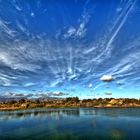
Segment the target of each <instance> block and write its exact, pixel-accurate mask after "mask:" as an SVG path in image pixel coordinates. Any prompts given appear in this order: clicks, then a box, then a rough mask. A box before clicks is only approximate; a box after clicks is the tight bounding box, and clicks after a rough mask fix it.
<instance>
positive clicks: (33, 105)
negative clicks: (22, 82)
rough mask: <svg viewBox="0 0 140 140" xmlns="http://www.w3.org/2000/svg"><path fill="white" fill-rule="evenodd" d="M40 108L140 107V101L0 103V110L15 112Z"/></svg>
mask: <svg viewBox="0 0 140 140" xmlns="http://www.w3.org/2000/svg"><path fill="white" fill-rule="evenodd" d="M40 107H46V108H55V107H140V99H128V98H119V99H114V98H104V99H102V98H99V99H83V100H80V99H79V98H78V97H69V98H66V99H60V98H56V99H53V98H52V99H30V100H29V99H20V100H10V101H1V102H0V110H15V109H28V108H40Z"/></svg>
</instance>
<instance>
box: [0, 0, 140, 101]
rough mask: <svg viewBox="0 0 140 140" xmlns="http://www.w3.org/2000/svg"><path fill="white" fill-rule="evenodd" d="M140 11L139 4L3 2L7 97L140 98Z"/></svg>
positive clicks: (0, 63)
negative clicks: (16, 95)
mask: <svg viewBox="0 0 140 140" xmlns="http://www.w3.org/2000/svg"><path fill="white" fill-rule="evenodd" d="M139 7H140V1H139V0H117V1H114V0H68V1H66V0H60V1H58V0H47V1H46V0H24V1H23V0H0V94H1V96H5V95H9V93H14V95H15V94H19V93H20V94H23V95H28V94H29V95H32V94H35V95H38V94H40V96H41V94H43V95H45V94H46V95H48V93H49V96H50V95H51V93H52V96H54V95H56V94H53V93H58V94H57V96H59V92H64V93H67V94H64V95H62V94H60V96H61V97H68V96H78V97H80V98H94V97H97V98H99V97H103V98H104V97H116V98H119V97H130V98H131V97H134V98H139V97H140V96H139V94H140V58H139V57H140V28H139V24H140V8H139ZM106 78H107V80H106ZM108 78H109V80H108ZM108 93H109V94H108ZM10 95H11V94H10ZM12 95H13V94H12Z"/></svg>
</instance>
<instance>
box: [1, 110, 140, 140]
mask: <svg viewBox="0 0 140 140" xmlns="http://www.w3.org/2000/svg"><path fill="white" fill-rule="evenodd" d="M139 131H140V109H139V108H123V109H122V108H108V109H107V108H97V109H94V108H80V109H32V110H23V111H7V112H4V111H0V140H22V139H23V140H139V139H140V133H139Z"/></svg>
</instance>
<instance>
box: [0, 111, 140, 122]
mask: <svg viewBox="0 0 140 140" xmlns="http://www.w3.org/2000/svg"><path fill="white" fill-rule="evenodd" d="M81 115H92V116H101V115H102V116H110V117H140V109H139V108H74V109H70V108H68V109H63V108H62V109H42V108H38V109H30V110H17V111H0V120H9V119H24V118H28V117H33V118H34V117H41V116H43V117H47V116H53V117H54V116H75V117H79V116H81Z"/></svg>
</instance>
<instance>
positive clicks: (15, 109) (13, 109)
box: [0, 106, 140, 111]
mask: <svg viewBox="0 0 140 140" xmlns="http://www.w3.org/2000/svg"><path fill="white" fill-rule="evenodd" d="M75 108H77V109H79V108H85V109H86V108H88V109H89V108H91V109H92V108H93V109H101V108H102V109H111V108H113V109H117V108H119V109H125V108H140V106H112V107H107V106H104V107H103V106H101V107H99V106H95V107H77V106H75V107H70V106H69V107H34V108H0V111H22V110H32V109H75Z"/></svg>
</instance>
